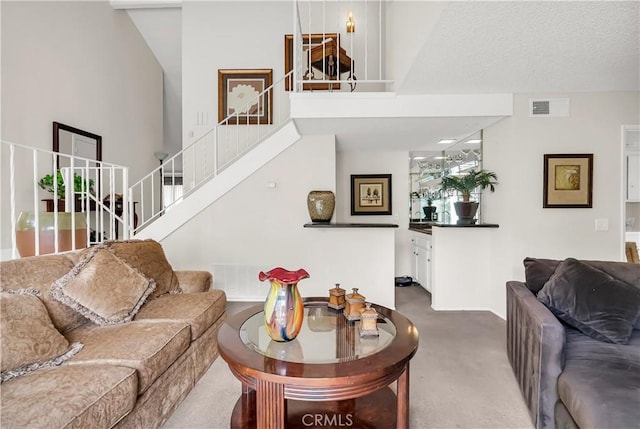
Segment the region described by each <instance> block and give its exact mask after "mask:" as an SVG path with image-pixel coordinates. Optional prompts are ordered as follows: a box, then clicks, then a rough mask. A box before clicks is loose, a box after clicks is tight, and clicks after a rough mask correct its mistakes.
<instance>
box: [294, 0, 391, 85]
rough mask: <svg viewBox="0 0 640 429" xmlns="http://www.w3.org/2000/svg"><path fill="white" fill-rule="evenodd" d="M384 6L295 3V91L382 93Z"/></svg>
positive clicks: (378, 2) (363, 1) (371, 1)
mask: <svg viewBox="0 0 640 429" xmlns="http://www.w3.org/2000/svg"><path fill="white" fill-rule="evenodd" d="M384 3H385V2H384V0H360V1H357V2H340V1H325V0H323V1H317V0H295V1H294V2H293V8H294V9H293V20H294V21H293V28H294V32H293V45H294V49H293V64H294V65H295V74H294V76H293V81H294V82H295V85H294V91H296V92H297V91H303V90H311V91H318V90H325V91H334V90H335V91H351V92H353V91H354V90H356V88H357V89H358V91H364V92H368V91H376V92H377V91H385V90H386V89H385V88H386V84H389V83H392V82H393V81H392V80H387V79H385V71H384V68H383V64H384V46H383V40H384V37H383V36H384V28H383V17H384V14H385V11H384V10H383V4H384ZM286 62H287V61H286V58H285V63H286ZM285 71H286V70H285Z"/></svg>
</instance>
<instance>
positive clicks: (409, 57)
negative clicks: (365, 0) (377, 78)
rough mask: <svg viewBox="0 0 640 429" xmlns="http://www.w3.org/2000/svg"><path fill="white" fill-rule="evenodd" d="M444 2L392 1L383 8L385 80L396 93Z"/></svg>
mask: <svg viewBox="0 0 640 429" xmlns="http://www.w3.org/2000/svg"><path fill="white" fill-rule="evenodd" d="M445 5H446V3H445V2H432V1H429V2H415V1H411V2H409V1H400V2H398V1H396V2H390V3H389V4H387V6H386V33H387V37H386V38H387V44H386V52H385V58H386V64H387V79H391V80H393V83H392V84H390V85H389V87H390V90H392V91H396V90H398V88H401V87H402V83H403V82H404V79H405V77H406V75H407V73H408V72H409V71H410V69H411V66H412V65H413V63H414V62H415V60H416V56H417V55H418V54H419V53H420V51H421V49H422V47H423V46H424V44H425V41H426V40H428V38H429V35H430V34H431V30H432V29H433V28H434V26H435V25H436V24H437V22H438V19H439V17H440V14H441V13H442V9H443V8H444V7H445Z"/></svg>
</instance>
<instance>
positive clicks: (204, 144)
mask: <svg viewBox="0 0 640 429" xmlns="http://www.w3.org/2000/svg"><path fill="white" fill-rule="evenodd" d="M292 75H293V70H292V71H291V72H289V73H287V74H286V75H285V76H283V77H282V78H281V79H279V80H278V81H277V82H275V83H274V84H273V85H271V86H269V87H268V88H266V89H265V90H264V91H262V92H261V93H259V94H258V95H256V96H254V97H253V98H251V99H250V100H249V101H248V102H247V103H246V104H245V105H244V106H243V107H241V108H238V109H237V110H236V111H235V112H233V113H232V114H230V115H229V116H227V117H226V118H225V119H224V120H222V121H220V122H219V123H218V124H216V125H215V126H214V127H213V128H211V129H210V130H208V131H206V132H205V133H203V134H202V135H201V136H200V137H198V138H196V139H195V140H194V141H193V142H192V143H191V144H189V145H188V146H186V147H185V148H184V149H182V150H181V151H180V152H178V153H176V154H175V155H173V156H172V157H170V158H168V159H166V160H165V161H163V163H162V164H161V165H160V166H158V167H157V168H155V169H154V170H152V171H151V172H150V173H149V174H147V175H146V176H144V177H143V178H142V179H140V180H139V181H138V182H136V183H134V184H133V185H131V188H130V189H129V200H130V201H139V202H140V207H139V211H140V219H139V222H138V224H137V227H134V229H133V231H132V232H133V233H134V234H135V233H136V232H137V231H140V230H141V229H142V228H144V227H145V226H147V225H149V224H150V223H151V222H153V221H154V220H156V219H157V218H158V217H160V216H162V215H163V214H164V213H165V212H166V211H168V210H171V208H172V207H173V206H174V205H175V204H178V203H179V202H180V201H181V200H182V199H183V198H186V197H188V196H189V195H190V194H191V193H193V192H194V191H195V190H196V189H198V187H199V186H201V185H202V184H203V183H204V182H206V181H208V180H210V179H211V178H213V177H215V176H217V175H218V174H219V173H220V172H222V171H223V170H224V169H225V168H227V167H228V166H229V165H231V164H232V163H233V162H235V161H236V160H237V159H239V158H240V157H242V156H243V155H244V154H245V153H247V152H248V151H249V150H251V149H252V148H253V147H255V146H256V145H257V144H258V143H260V142H261V141H262V140H264V139H265V138H267V137H269V136H270V135H272V134H273V133H275V132H276V131H277V130H278V129H280V128H281V127H282V126H283V125H284V124H285V123H286V122H287V121H288V120H289V118H290V109H289V100H288V98H287V96H286V93H285V89H284V87H285V83H286V82H289V81H290V79H291V76H292ZM261 118H262V119H261ZM177 177H181V179H180V180H181V183H182V185H181V186H182V187H181V194H180V195H178V194H177V192H176V189H177V186H176V185H178V183H177V180H176V178H177ZM162 187H165V189H168V190H170V191H169V192H171V193H172V194H170V195H167V193H166V192H164V194H163V191H161V188H162Z"/></svg>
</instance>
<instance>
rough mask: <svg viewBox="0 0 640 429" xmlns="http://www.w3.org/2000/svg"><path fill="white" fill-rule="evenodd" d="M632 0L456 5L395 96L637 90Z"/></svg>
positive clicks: (636, 23)
mask: <svg viewBox="0 0 640 429" xmlns="http://www.w3.org/2000/svg"><path fill="white" fill-rule="evenodd" d="M639 5H640V2H638V1H626V2H620V1H593V2H585V1H557V2H556V1H511V2H502V1H490V2H485V1H460V2H449V3H448V4H447V5H446V7H444V8H443V9H442V12H441V14H440V17H439V19H438V21H437V23H436V24H435V26H434V28H433V29H432V31H431V33H430V35H429V37H428V38H427V41H426V43H425V44H424V45H423V46H422V48H421V50H420V54H419V55H418V56H417V58H416V61H415V62H414V64H413V66H412V67H411V69H410V70H409V72H408V73H407V75H406V77H405V79H404V81H403V82H400V83H399V92H411V93H478V92H484V93H492V92H513V93H523V92H573V91H629V90H633V91H637V90H638V89H639V85H640V71H639V64H640V59H639V53H640V34H639V28H640V11H639Z"/></svg>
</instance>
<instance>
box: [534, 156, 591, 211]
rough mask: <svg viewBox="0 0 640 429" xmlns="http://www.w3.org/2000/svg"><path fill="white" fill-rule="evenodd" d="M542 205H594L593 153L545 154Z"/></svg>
mask: <svg viewBox="0 0 640 429" xmlns="http://www.w3.org/2000/svg"><path fill="white" fill-rule="evenodd" d="M542 206H543V208H592V207H593V154H592V153H588V154H545V155H544V196H543V204H542Z"/></svg>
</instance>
